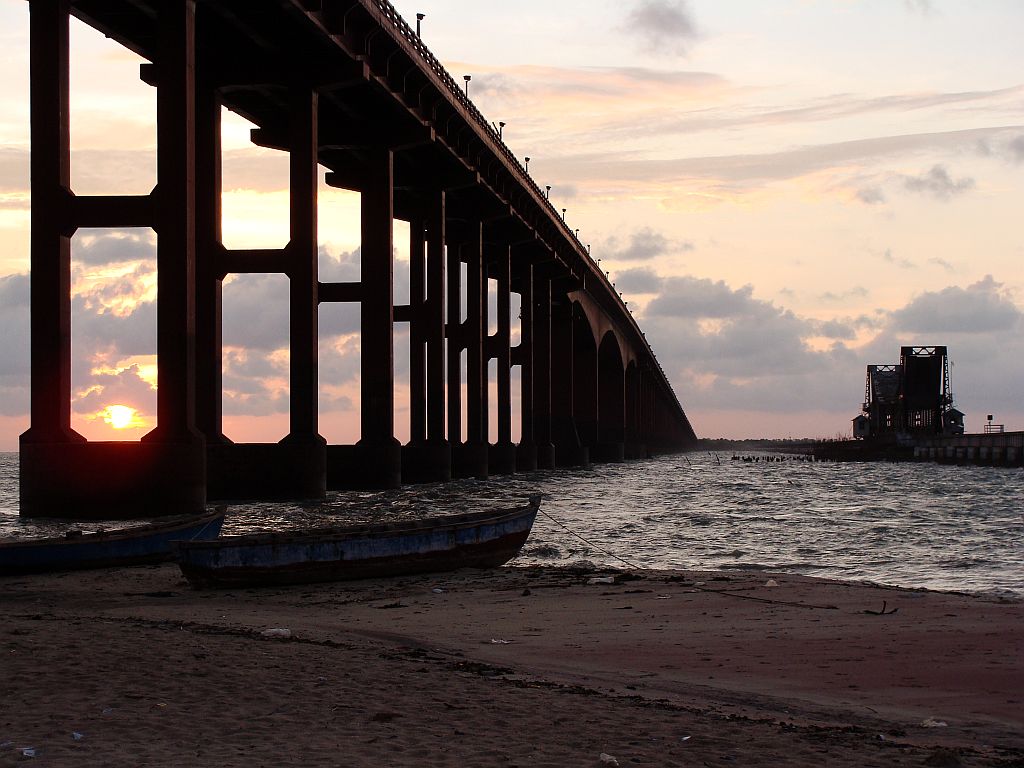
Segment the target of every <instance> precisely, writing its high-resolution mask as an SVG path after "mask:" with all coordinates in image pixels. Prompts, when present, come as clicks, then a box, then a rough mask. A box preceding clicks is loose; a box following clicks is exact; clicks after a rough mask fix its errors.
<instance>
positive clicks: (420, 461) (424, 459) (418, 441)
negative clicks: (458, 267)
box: [402, 190, 452, 483]
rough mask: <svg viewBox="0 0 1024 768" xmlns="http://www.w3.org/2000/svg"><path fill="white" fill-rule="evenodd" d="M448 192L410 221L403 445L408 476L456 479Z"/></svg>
mask: <svg viewBox="0 0 1024 768" xmlns="http://www.w3.org/2000/svg"><path fill="white" fill-rule="evenodd" d="M444 244H445V193H444V190H434V191H432V192H430V194H429V201H428V203H427V205H426V209H425V211H424V213H423V215H422V216H421V217H418V219H417V220H415V221H412V222H410V242H409V254H410V259H411V261H410V266H411V274H410V296H411V298H410V303H411V307H410V315H411V322H410V328H409V336H410V343H411V344H412V350H411V354H410V356H409V367H410V372H409V381H410V390H411V401H410V408H409V411H410V418H411V420H412V423H411V429H410V441H409V444H408V445H406V446H405V448H404V449H403V451H402V455H403V457H404V458H403V460H402V482H412V483H429V482H436V481H441V482H444V481H447V480H451V477H452V459H451V448H450V446H449V443H448V440H447V439H445V392H444V390H445V366H444V338H445V328H444V277H445V276H444V272H445V265H444Z"/></svg>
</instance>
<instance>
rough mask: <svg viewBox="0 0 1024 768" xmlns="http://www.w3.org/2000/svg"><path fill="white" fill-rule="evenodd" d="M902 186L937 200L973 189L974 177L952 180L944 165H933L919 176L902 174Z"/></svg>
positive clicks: (949, 197)
mask: <svg viewBox="0 0 1024 768" xmlns="http://www.w3.org/2000/svg"><path fill="white" fill-rule="evenodd" d="M903 186H904V187H905V188H906V189H908V190H910V191H911V192H921V193H923V194H927V195H931V196H932V197H934V198H935V199H937V200H949V199H951V198H952V197H954V196H955V195H960V194H963V193H964V192H969V191H970V190H972V189H974V179H972V178H970V177H964V178H962V179H958V180H956V181H954V180H953V178H952V177H951V176H950V175H949V171H947V170H946V168H945V166H942V165H935V166H932V168H931V170H929V171H927V172H926V173H923V174H921V175H920V176H904V177H903Z"/></svg>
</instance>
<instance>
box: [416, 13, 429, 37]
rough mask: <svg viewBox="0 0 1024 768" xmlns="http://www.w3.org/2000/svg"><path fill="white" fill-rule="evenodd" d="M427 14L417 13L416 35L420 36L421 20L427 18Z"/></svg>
mask: <svg viewBox="0 0 1024 768" xmlns="http://www.w3.org/2000/svg"><path fill="white" fill-rule="evenodd" d="M426 16H427V14H425V13H417V14H416V37H420V22H421V21H423V19H425V18H426Z"/></svg>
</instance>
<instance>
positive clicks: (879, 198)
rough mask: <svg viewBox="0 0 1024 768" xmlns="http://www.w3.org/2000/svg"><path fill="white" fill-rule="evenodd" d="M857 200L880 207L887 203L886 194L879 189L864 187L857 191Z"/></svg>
mask: <svg viewBox="0 0 1024 768" xmlns="http://www.w3.org/2000/svg"><path fill="white" fill-rule="evenodd" d="M856 196H857V199H858V200H860V201H861V202H862V203H865V204H867V205H879V204H880V203H884V202H885V199H886V198H885V193H884V192H883V191H882V190H881V189H880V188H879V187H863V188H861V189H858V190H857V193H856Z"/></svg>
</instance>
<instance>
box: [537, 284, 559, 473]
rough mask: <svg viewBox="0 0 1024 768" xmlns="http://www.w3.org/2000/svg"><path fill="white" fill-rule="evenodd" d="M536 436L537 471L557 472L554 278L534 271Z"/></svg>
mask: <svg viewBox="0 0 1024 768" xmlns="http://www.w3.org/2000/svg"><path fill="white" fill-rule="evenodd" d="M532 294H533V436H534V440H535V444H534V450H535V451H536V454H537V469H554V468H555V444H554V440H553V437H552V435H553V431H554V430H553V429H552V380H551V346H552V344H551V278H550V276H548V275H546V274H543V273H541V272H539V271H538V269H537V268H536V267H534V269H533V291H532Z"/></svg>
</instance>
